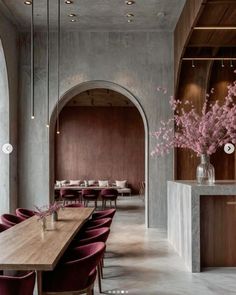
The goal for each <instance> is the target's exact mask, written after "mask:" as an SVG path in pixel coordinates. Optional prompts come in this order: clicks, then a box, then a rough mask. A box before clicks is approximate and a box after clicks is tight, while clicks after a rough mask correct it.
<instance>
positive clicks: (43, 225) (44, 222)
mask: <svg viewBox="0 0 236 295" xmlns="http://www.w3.org/2000/svg"><path fill="white" fill-rule="evenodd" d="M39 222H40V226H41V230H42V231H43V232H44V231H45V230H46V229H47V219H46V217H42V218H40V219H39Z"/></svg>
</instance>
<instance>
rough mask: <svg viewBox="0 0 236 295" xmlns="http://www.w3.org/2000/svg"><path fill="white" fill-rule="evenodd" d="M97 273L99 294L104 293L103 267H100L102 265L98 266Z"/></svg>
mask: <svg viewBox="0 0 236 295" xmlns="http://www.w3.org/2000/svg"><path fill="white" fill-rule="evenodd" d="M97 272H98V289H99V293H102V279H101V265H100V263H99V264H98V266H97Z"/></svg>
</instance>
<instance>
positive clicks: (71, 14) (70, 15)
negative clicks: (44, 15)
mask: <svg viewBox="0 0 236 295" xmlns="http://www.w3.org/2000/svg"><path fill="white" fill-rule="evenodd" d="M68 16H69V17H75V16H76V14H75V13H70V14H68Z"/></svg>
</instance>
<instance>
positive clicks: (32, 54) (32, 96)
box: [30, 0, 35, 119]
mask: <svg viewBox="0 0 236 295" xmlns="http://www.w3.org/2000/svg"><path fill="white" fill-rule="evenodd" d="M31 8H32V9H31V106H30V108H31V119H34V118H35V113H34V1H33V0H32V7H31Z"/></svg>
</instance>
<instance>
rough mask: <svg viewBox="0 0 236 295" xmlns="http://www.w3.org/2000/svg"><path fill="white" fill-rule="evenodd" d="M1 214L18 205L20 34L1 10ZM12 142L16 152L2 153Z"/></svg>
mask: <svg viewBox="0 0 236 295" xmlns="http://www.w3.org/2000/svg"><path fill="white" fill-rule="evenodd" d="M0 40H1V44H0V46H1V48H0V63H1V64H0V80H1V81H0V149H1V150H0V214H2V213H6V212H8V211H14V209H15V208H16V206H17V103H18V49H19V48H18V35H17V32H16V28H15V27H14V26H13V25H12V24H11V23H10V22H9V21H8V20H7V19H6V18H5V17H4V16H3V15H2V14H1V13H0ZM5 143H11V144H12V145H13V148H14V151H13V153H12V154H10V155H8V154H5V153H3V152H2V145H3V144H5Z"/></svg>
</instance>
